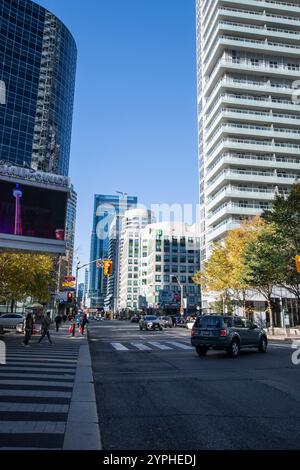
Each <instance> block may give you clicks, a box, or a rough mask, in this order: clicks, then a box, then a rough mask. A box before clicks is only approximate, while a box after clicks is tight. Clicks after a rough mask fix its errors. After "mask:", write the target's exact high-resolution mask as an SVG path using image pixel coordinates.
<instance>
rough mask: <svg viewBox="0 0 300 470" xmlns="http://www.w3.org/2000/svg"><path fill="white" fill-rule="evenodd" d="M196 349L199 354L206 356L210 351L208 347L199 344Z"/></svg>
mask: <svg viewBox="0 0 300 470" xmlns="http://www.w3.org/2000/svg"><path fill="white" fill-rule="evenodd" d="M196 351H197V354H198V356H205V355H206V353H207V351H208V348H206V347H205V346H198V348H196Z"/></svg>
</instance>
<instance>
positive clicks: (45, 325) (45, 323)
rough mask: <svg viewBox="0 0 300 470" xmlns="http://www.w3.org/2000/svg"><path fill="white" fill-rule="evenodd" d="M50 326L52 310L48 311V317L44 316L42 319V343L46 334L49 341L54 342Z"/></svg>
mask: <svg viewBox="0 0 300 470" xmlns="http://www.w3.org/2000/svg"><path fill="white" fill-rule="evenodd" d="M50 326H51V318H50V312H47V315H46V317H43V320H42V327H43V334H42V336H41V337H40V339H39V343H41V341H43V339H44V338H45V336H47V338H48V341H49V343H50V344H52V340H51V336H50Z"/></svg>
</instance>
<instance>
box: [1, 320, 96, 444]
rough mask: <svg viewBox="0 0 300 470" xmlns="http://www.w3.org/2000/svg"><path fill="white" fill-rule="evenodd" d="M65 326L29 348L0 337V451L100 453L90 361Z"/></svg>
mask: <svg viewBox="0 0 300 470" xmlns="http://www.w3.org/2000/svg"><path fill="white" fill-rule="evenodd" d="M68 328H69V325H68V324H66V325H63V326H62V327H61V329H60V331H59V333H56V332H54V331H53V330H51V336H52V341H53V346H51V345H49V343H48V341H47V339H46V338H45V339H44V340H43V342H42V343H41V344H38V339H39V337H33V338H32V340H31V342H30V348H24V347H23V346H22V341H23V336H22V335H17V334H14V333H9V334H6V335H4V336H0V339H1V340H2V341H4V343H5V346H6V365H0V449H1V450H4V449H38V450H41V449H44V450H46V449H47V450H48V449H75V450H99V449H101V443H100V434H99V426H98V416H97V408H96V399H95V392H94V383H93V377H92V368H91V358H90V352H89V346H88V341H87V338H86V336H84V337H82V336H81V335H79V334H78V333H77V336H76V337H75V338H72V337H71V336H70V335H69V333H68Z"/></svg>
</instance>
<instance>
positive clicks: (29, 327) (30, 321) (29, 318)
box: [23, 313, 33, 348]
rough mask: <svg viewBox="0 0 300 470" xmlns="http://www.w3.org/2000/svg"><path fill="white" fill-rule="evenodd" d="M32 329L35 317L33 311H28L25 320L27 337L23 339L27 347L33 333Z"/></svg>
mask: <svg viewBox="0 0 300 470" xmlns="http://www.w3.org/2000/svg"><path fill="white" fill-rule="evenodd" d="M32 331H33V318H32V315H31V313H28V314H27V316H26V320H25V338H24V341H23V343H24V346H26V347H27V348H28V347H29V341H30V338H31V335H32Z"/></svg>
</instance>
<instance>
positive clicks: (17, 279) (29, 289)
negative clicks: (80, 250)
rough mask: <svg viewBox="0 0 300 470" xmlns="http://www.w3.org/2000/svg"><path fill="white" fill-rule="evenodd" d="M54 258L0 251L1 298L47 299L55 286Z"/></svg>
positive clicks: (11, 299) (21, 299)
mask: <svg viewBox="0 0 300 470" xmlns="http://www.w3.org/2000/svg"><path fill="white" fill-rule="evenodd" d="M52 269H53V260H52V258H51V257H50V256H48V255H38V254H27V253H24V254H20V253H11V252H2V253H0V272H1V277H0V298H1V300H2V301H7V300H10V301H13V302H14V301H24V300H25V299H26V298H27V297H33V298H34V299H36V300H39V301H41V302H44V301H47V300H48V299H49V296H50V290H51V288H52V287H53V271H52Z"/></svg>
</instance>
